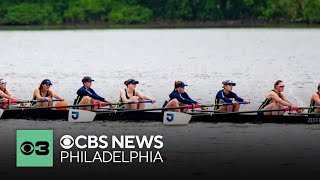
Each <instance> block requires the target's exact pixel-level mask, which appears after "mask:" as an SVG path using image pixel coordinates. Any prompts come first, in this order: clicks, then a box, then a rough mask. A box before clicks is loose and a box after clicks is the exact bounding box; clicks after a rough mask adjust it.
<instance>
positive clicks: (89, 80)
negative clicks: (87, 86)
mask: <svg viewBox="0 0 320 180" xmlns="http://www.w3.org/2000/svg"><path fill="white" fill-rule="evenodd" d="M91 81H94V80H93V79H92V78H91V77H89V76H85V77H83V78H82V82H83V83H85V82H91Z"/></svg>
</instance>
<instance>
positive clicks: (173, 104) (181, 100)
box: [162, 80, 207, 112]
mask: <svg viewBox="0 0 320 180" xmlns="http://www.w3.org/2000/svg"><path fill="white" fill-rule="evenodd" d="M185 86H188V85H187V84H185V83H184V82H182V81H179V80H178V81H175V82H174V89H173V91H172V92H171V93H170V95H169V98H170V100H169V101H168V100H166V101H165V103H164V104H163V106H162V107H163V108H170V109H168V111H175V112H187V111H188V109H187V108H179V106H186V105H194V106H195V105H199V103H198V102H197V101H195V100H193V99H191V98H190V97H189V95H188V94H187V93H186V92H185ZM201 109H202V110H207V108H206V107H201Z"/></svg>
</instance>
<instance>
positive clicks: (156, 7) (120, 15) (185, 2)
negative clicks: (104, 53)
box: [0, 0, 320, 25]
mask: <svg viewBox="0 0 320 180" xmlns="http://www.w3.org/2000/svg"><path fill="white" fill-rule="evenodd" d="M152 20H157V21H158V20H160V21H161V20H165V21H166V20H178V21H214V20H264V21H272V22H302V21H304V22H309V23H320V0H1V1H0V25H2V24H9V25H37V24H63V23H96V22H104V23H114V24H132V23H147V22H150V21H152Z"/></svg>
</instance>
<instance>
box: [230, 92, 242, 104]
mask: <svg viewBox="0 0 320 180" xmlns="http://www.w3.org/2000/svg"><path fill="white" fill-rule="evenodd" d="M230 93H233V97H234V99H235V100H236V101H238V102H244V99H242V98H241V97H239V96H238V95H237V94H236V93H234V92H230Z"/></svg>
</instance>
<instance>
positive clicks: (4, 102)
mask: <svg viewBox="0 0 320 180" xmlns="http://www.w3.org/2000/svg"><path fill="white" fill-rule="evenodd" d="M52 101H61V99H52ZM32 102H48V100H47V99H42V100H25V101H18V100H5V101H3V102H2V103H3V104H5V105H6V104H19V103H32Z"/></svg>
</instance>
